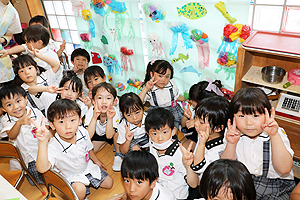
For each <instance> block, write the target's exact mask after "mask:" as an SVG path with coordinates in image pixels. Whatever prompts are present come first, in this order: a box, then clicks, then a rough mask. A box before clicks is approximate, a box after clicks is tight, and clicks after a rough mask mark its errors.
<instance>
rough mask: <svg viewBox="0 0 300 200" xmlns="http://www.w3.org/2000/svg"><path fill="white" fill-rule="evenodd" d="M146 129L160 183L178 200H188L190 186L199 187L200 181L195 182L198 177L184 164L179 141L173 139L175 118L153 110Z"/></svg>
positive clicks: (161, 110)
mask: <svg viewBox="0 0 300 200" xmlns="http://www.w3.org/2000/svg"><path fill="white" fill-rule="evenodd" d="M145 128H146V131H147V133H148V135H149V137H150V138H149V140H150V153H151V154H152V155H153V156H154V157H155V158H156V160H157V162H158V166H159V179H158V182H159V183H161V184H162V185H163V186H164V187H165V188H168V189H169V190H171V191H172V192H173V194H174V196H175V197H176V199H186V198H187V197H188V189H189V186H188V184H189V185H190V186H191V187H197V185H198V181H194V180H195V179H196V178H197V177H198V176H197V175H196V174H195V173H194V172H193V170H192V169H191V168H190V166H189V165H184V164H183V163H182V152H181V150H180V148H179V140H178V139H176V140H173V139H172V136H174V135H175V130H174V116H173V115H172V113H171V112H170V111H168V110H166V109H164V108H155V109H152V110H150V111H149V113H148V115H147V117H146V119H145ZM182 148H183V149H184V147H182ZM195 177H196V178H195Z"/></svg>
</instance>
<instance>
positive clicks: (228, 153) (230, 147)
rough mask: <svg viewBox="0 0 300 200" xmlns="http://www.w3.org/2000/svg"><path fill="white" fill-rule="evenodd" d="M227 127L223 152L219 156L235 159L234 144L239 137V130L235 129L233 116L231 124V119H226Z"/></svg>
mask: <svg viewBox="0 0 300 200" xmlns="http://www.w3.org/2000/svg"><path fill="white" fill-rule="evenodd" d="M227 129H228V130H227V133H226V140H227V145H226V147H225V150H224V152H223V153H222V155H221V158H223V159H225V158H227V159H231V160H236V145H237V143H238V141H239V139H240V137H241V133H240V131H239V130H237V129H236V121H235V117H234V118H233V123H232V125H231V120H230V119H228V122H227Z"/></svg>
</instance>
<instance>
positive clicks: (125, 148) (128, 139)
mask: <svg viewBox="0 0 300 200" xmlns="http://www.w3.org/2000/svg"><path fill="white" fill-rule="evenodd" d="M125 130H126V133H125V138H126V141H125V142H124V143H123V144H120V151H121V153H123V154H126V153H127V152H128V151H129V149H130V144H131V141H132V139H133V133H132V132H131V131H130V124H128V126H127V125H126V124H125Z"/></svg>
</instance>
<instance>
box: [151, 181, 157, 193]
mask: <svg viewBox="0 0 300 200" xmlns="http://www.w3.org/2000/svg"><path fill="white" fill-rule="evenodd" d="M156 181H157V179H155V180H154V181H153V182H152V183H151V184H150V189H151V190H153V188H154V187H155V184H156Z"/></svg>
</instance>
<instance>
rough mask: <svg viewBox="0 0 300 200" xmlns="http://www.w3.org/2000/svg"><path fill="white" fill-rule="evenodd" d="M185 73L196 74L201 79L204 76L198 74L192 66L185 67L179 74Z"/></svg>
mask: <svg viewBox="0 0 300 200" xmlns="http://www.w3.org/2000/svg"><path fill="white" fill-rule="evenodd" d="M183 72H192V73H196V74H197V75H198V77H200V76H201V75H202V74H201V73H200V72H198V71H197V70H196V69H195V68H194V67H193V66H192V65H190V66H188V67H184V68H182V69H181V70H180V72H179V73H183Z"/></svg>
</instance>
